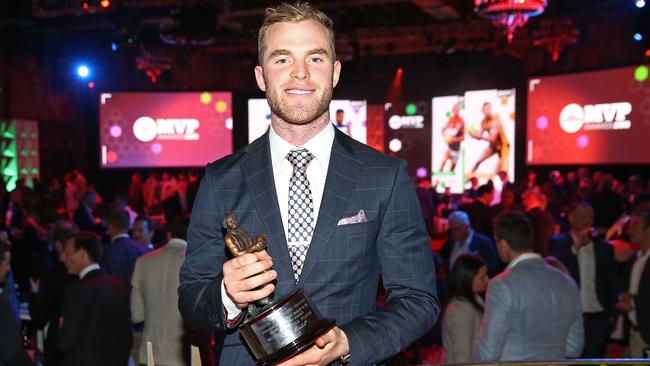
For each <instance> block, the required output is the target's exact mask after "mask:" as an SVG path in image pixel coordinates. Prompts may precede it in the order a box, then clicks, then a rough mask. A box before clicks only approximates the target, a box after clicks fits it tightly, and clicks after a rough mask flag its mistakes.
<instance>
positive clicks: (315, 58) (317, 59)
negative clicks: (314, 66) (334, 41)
mask: <svg viewBox="0 0 650 366" xmlns="http://www.w3.org/2000/svg"><path fill="white" fill-rule="evenodd" d="M311 62H323V58H322V57H320V56H314V57H312V58H311Z"/></svg>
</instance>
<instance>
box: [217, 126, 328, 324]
mask: <svg viewBox="0 0 650 366" xmlns="http://www.w3.org/2000/svg"><path fill="white" fill-rule="evenodd" d="M334 134H335V131H334V125H333V124H331V123H328V124H327V126H326V127H325V128H324V129H323V130H322V131H320V132H319V133H318V134H317V135H316V136H314V137H312V138H311V139H310V140H309V141H307V142H306V143H305V144H304V145H302V146H294V145H291V144H290V143H289V142H287V141H286V140H285V139H283V138H282V137H280V136H279V135H278V134H277V133H276V132H275V130H274V129H273V126H271V127H270V128H269V144H270V147H271V164H272V165H273V178H274V181H275V192H276V195H277V197H278V205H279V206H280V215H281V216H282V225H283V226H284V236H285V238H286V237H288V230H289V225H288V220H289V181H290V180H291V175H292V173H293V166H292V165H291V163H290V162H289V160H287V158H286V156H287V154H289V151H291V150H292V149H298V148H303V147H304V148H305V149H307V150H309V152H310V153H312V154H313V155H314V159H313V160H312V161H311V162H310V163H309V165H308V166H307V179H308V180H309V187H310V188H311V194H312V199H313V201H314V228H316V223H317V221H318V212H319V211H320V204H321V201H322V200H323V191H324V190H325V179H326V178H327V169H328V167H329V164H330V155H331V154H332V144H333V143H334ZM285 244H286V243H285ZM221 299H222V302H223V306H224V308H225V309H226V313H227V318H228V320H233V319H235V318H236V317H237V316H239V313H240V312H241V310H240V309H239V308H238V307H237V305H235V304H234V302H233V301H232V300H231V299H230V297H228V294H227V293H226V288H225V286H224V284H223V282H221Z"/></svg>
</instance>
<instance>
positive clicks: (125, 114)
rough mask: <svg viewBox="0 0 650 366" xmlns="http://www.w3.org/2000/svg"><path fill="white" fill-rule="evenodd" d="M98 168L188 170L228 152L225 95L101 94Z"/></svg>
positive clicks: (229, 112)
mask: <svg viewBox="0 0 650 366" xmlns="http://www.w3.org/2000/svg"><path fill="white" fill-rule="evenodd" d="M99 117H100V118H99V123H100V130H99V131H100V132H99V133H100V148H101V151H100V166H101V167H102V168H125V167H138V168H139V167H192V166H204V165H205V164H207V163H209V162H211V161H214V160H216V159H218V158H221V157H223V156H225V155H227V154H230V153H232V123H233V122H232V95H231V93H230V92H191V93H186V92H183V93H127V92H124V93H122V92H120V93H102V94H101V95H100V106H99Z"/></svg>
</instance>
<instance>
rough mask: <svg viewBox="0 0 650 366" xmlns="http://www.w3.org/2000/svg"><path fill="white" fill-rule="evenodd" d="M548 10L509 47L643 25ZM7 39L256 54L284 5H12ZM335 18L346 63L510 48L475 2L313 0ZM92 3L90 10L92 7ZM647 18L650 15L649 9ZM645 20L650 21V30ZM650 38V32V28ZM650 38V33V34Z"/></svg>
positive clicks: (614, 13)
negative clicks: (269, 19)
mask: <svg viewBox="0 0 650 366" xmlns="http://www.w3.org/2000/svg"><path fill="white" fill-rule="evenodd" d="M548 2H549V4H548V7H547V9H546V11H545V13H544V14H542V15H541V16H538V17H536V18H533V19H531V20H530V21H529V24H528V25H527V26H526V29H524V30H523V31H520V32H518V33H517V34H516V37H515V40H514V42H513V43H512V44H511V45H509V47H511V48H512V49H514V50H515V51H513V52H512V53H513V54H516V53H517V52H516V49H517V47H518V45H519V47H520V48H521V45H522V44H525V45H530V44H532V43H533V39H532V38H533V36H534V33H533V32H534V31H535V29H537V28H539V27H540V24H542V22H544V20H552V19H563V20H565V21H566V20H568V21H569V22H570V23H571V25H572V26H574V27H575V28H576V29H578V30H580V29H582V28H585V27H587V26H588V25H589V24H591V23H593V22H595V21H600V22H605V24H606V23H607V21H608V19H619V20H620V19H627V18H629V21H630V22H632V23H640V25H638V27H641V28H643V27H646V28H647V27H648V24H650V17H648V16H647V14H646V15H645V17H643V18H641V20H639V17H640V16H639V15H638V14H636V13H638V9H636V8H635V6H634V1H633V0H549V1H548ZM1 3H2V4H0V41H1V42H3V43H5V44H4V46H5V47H7V48H9V49H12V48H17V49H20V48H21V47H29V45H36V46H33V47H47V46H50V45H53V44H57V43H58V42H67V41H71V40H75V39H79V38H83V39H88V38H89V37H90V38H91V37H96V39H97V40H98V41H97V42H103V43H106V42H111V43H116V44H117V45H118V46H119V47H122V48H125V47H168V46H169V47H173V46H183V47H185V48H188V47H194V48H200V49H201V51H202V52H216V53H219V52H231V53H235V54H236V53H240V54H247V55H250V54H251V53H252V54H254V53H255V49H256V43H255V42H256V31H257V27H258V26H259V24H260V22H261V19H262V16H263V14H264V9H265V8H266V7H267V6H270V5H275V4H277V3H278V1H263V0H239V1H236V0H212V1H206V0H194V1H189V0H186V1H181V0H110V6H109V7H108V8H103V7H101V6H100V1H99V0H85V1H84V0H32V1H2V2H1ZM311 3H312V4H313V5H315V6H316V7H318V8H319V9H321V10H323V11H324V12H325V13H327V14H328V15H330V16H331V17H332V18H333V20H334V23H335V29H336V32H337V50H338V51H339V54H340V55H341V57H342V58H343V59H344V60H345V59H350V58H353V57H355V56H361V57H364V56H382V55H389V54H417V53H434V54H436V53H437V54H443V53H449V52H450V50H451V51H452V52H453V51H454V50H456V49H461V50H469V51H482V50H486V49H488V50H489V49H495V48H502V49H503V48H506V45H504V37H503V35H502V34H501V32H498V31H497V30H496V29H495V28H494V27H493V26H492V24H491V23H490V22H489V21H488V20H485V19H481V18H479V17H478V16H477V15H476V14H475V13H474V11H473V3H474V1H473V0H347V1H346V0H333V1H327V0H312V1H311ZM84 4H87V6H86V7H85V8H84ZM646 13H647V11H646ZM644 23H645V25H644ZM649 33H650V32H649ZM648 38H650V34H648Z"/></svg>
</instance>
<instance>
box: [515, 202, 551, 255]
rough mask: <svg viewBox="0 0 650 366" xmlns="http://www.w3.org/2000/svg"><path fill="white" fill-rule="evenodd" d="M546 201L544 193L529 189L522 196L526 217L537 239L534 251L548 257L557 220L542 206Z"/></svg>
mask: <svg viewBox="0 0 650 366" xmlns="http://www.w3.org/2000/svg"><path fill="white" fill-rule="evenodd" d="M544 199H545V198H544V196H543V195H542V193H541V192H540V191H539V190H537V189H529V190H527V191H526V192H524V193H523V194H522V195H521V200H522V203H523V204H524V209H525V210H526V216H527V217H528V220H530V222H531V224H532V225H533V234H534V238H535V241H534V243H533V251H534V252H535V253H539V254H541V255H542V256H544V257H545V256H547V255H548V244H549V240H551V237H552V236H553V232H554V231H555V219H554V218H553V215H551V214H550V213H548V211H546V209H544V207H543V205H542V203H543V202H544Z"/></svg>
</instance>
